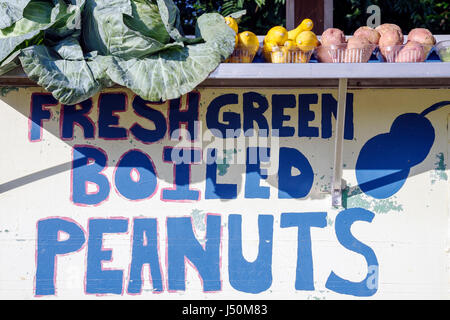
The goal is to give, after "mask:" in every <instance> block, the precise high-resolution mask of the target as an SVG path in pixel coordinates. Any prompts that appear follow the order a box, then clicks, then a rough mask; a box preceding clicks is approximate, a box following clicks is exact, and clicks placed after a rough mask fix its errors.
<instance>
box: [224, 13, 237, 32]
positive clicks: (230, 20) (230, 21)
mask: <svg viewBox="0 0 450 320" xmlns="http://www.w3.org/2000/svg"><path fill="white" fill-rule="evenodd" d="M225 23H226V24H227V25H228V26H229V27H230V28H231V29H233V30H234V32H236V34H238V31H239V27H238V23H237V21H236V19H234V18H232V17H225Z"/></svg>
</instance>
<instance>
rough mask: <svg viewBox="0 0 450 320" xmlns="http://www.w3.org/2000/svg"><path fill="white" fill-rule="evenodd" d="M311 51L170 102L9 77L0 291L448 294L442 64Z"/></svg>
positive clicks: (1, 110) (219, 78) (11, 294)
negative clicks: (77, 96) (318, 55)
mask: <svg viewBox="0 0 450 320" xmlns="http://www.w3.org/2000/svg"><path fill="white" fill-rule="evenodd" d="M437 38H438V40H442V39H446V38H449V37H448V36H437ZM316 62H317V61H314V60H311V61H310V63H295V64H289V63H286V64H284V63H283V64H275V63H257V62H254V63H243V64H238V63H222V64H221V65H220V66H219V67H218V68H217V69H216V70H215V71H214V72H213V73H212V74H211V75H210V76H209V77H208V78H207V79H206V80H205V81H204V82H203V83H202V84H201V85H200V86H198V88H197V89H196V90H194V91H193V92H191V93H189V94H187V95H185V96H183V97H181V98H180V99H174V100H170V101H167V102H161V103H153V102H149V101H144V100H143V99H141V98H140V97H139V96H137V95H136V94H134V93H133V92H131V91H130V90H128V89H126V88H122V87H112V88H108V89H106V90H104V91H103V92H101V93H100V94H97V95H96V96H94V97H93V98H91V99H89V100H86V101H85V102H83V103H80V104H78V105H75V106H68V105H62V104H60V103H58V101H56V100H55V99H54V98H53V97H52V96H51V95H50V94H49V93H47V92H45V90H44V89H42V88H40V87H38V86H37V85H36V84H34V83H33V82H31V81H30V80H28V78H27V77H26V75H25V74H24V73H23V72H22V71H21V70H20V69H16V70H13V71H11V72H10V73H9V74H7V75H5V76H2V77H0V85H1V87H0V93H1V97H0V114H1V116H0V128H1V138H0V146H1V148H2V153H1V156H0V168H1V174H0V208H1V218H0V257H1V259H2V263H1V267H0V284H1V285H0V297H2V298H19V299H22V298H25V299H29V298H50V299H57V298H61V299H66V298H68V299H71V298H77V299H78V298H82V299H93V298H108V299H185V298H188V299H219V300H220V299H259V300H264V299H288V300H300V299H354V298H363V299H366V298H367V299H370V298H375V299H397V298H399V299H416V298H419V299H422V298H425V299H436V298H437V299H448V298H449V292H450V291H449V290H450V280H449V279H450V277H449V262H450V255H449V227H450V224H449V221H450V220H449V212H450V211H449V197H450V185H449V169H448V168H449V158H450V131H449V126H450V63H445V62H441V61H439V60H438V59H436V58H434V59H433V58H430V59H428V60H427V61H426V62H423V63H380V62H378V61H376V60H370V61H369V62H368V63H316ZM255 308H256V307H255ZM255 310H256V309H255Z"/></svg>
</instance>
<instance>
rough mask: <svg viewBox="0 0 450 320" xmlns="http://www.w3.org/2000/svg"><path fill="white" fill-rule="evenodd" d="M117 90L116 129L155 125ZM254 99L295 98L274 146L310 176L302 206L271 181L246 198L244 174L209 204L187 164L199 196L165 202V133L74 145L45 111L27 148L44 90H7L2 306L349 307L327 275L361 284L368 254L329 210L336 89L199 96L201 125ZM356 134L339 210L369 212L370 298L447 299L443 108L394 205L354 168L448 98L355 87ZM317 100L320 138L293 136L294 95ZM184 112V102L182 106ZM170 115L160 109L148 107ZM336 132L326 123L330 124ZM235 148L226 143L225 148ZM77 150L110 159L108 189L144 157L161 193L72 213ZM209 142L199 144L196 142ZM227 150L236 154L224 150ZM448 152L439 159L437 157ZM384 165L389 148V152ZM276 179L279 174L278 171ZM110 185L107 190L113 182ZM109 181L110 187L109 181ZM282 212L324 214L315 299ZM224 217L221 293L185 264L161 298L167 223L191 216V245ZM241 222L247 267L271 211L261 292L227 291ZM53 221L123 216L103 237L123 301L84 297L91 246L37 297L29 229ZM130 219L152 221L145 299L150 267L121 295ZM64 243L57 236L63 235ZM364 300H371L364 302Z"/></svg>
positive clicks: (228, 174) (239, 169)
mask: <svg viewBox="0 0 450 320" xmlns="http://www.w3.org/2000/svg"><path fill="white" fill-rule="evenodd" d="M117 91H118V92H124V93H126V94H127V97H128V100H129V104H128V106H129V107H128V109H127V110H126V111H125V112H120V113H117V114H118V115H119V116H120V123H119V124H120V126H121V127H124V128H130V126H131V125H132V124H134V123H135V122H138V123H139V124H141V125H142V126H145V127H148V128H151V122H149V121H148V120H146V119H142V118H137V116H136V114H135V113H134V112H133V109H132V108H131V102H132V99H133V98H134V94H132V93H131V92H130V91H128V90H125V89H114V90H106V92H117ZM249 91H255V92H258V93H260V94H263V95H264V96H265V97H266V98H267V99H268V101H269V110H268V111H267V112H265V113H264V115H265V116H266V118H267V119H268V121H269V124H270V119H271V114H272V112H271V111H272V109H271V98H272V95H274V94H294V95H295V97H296V99H297V105H296V107H294V108H292V109H289V108H287V109H285V114H286V115H289V116H291V119H290V120H286V122H285V123H284V125H286V126H292V127H294V128H296V129H295V136H294V137H290V138H282V139H280V146H282V147H290V148H295V149H297V150H299V151H301V152H302V153H303V154H304V155H305V157H306V158H307V159H308V161H309V162H310V164H311V166H312V168H313V171H314V183H313V186H312V189H311V191H310V193H309V194H308V196H307V197H306V198H302V199H278V196H277V195H278V189H277V185H278V181H277V175H276V174H274V175H271V176H270V177H269V178H268V179H267V181H261V185H264V186H269V187H270V199H267V200H265V199H246V198H245V196H244V191H243V190H244V186H245V181H246V178H245V168H244V167H245V166H243V165H230V166H229V167H226V166H225V167H223V168H222V169H223V170H224V172H225V174H224V175H223V176H218V182H220V183H237V184H238V196H237V199H234V200H205V199H204V195H205V193H204V191H205V171H206V165H205V164H200V165H195V166H192V171H191V173H192V174H191V180H192V181H191V188H192V189H197V190H200V191H201V199H200V201H196V202H182V203H176V202H167V201H161V190H162V189H163V188H171V187H172V182H173V166H172V165H171V164H168V163H164V162H163V161H162V156H161V155H162V150H163V147H164V146H168V145H174V144H176V142H174V141H169V140H168V139H167V137H166V138H165V139H164V140H162V141H161V142H158V143H155V144H143V143H140V142H139V141H138V140H137V139H135V138H134V137H133V136H132V135H130V136H129V137H128V139H126V140H116V141H108V140H102V139H99V138H97V137H98V128H97V130H96V138H95V139H92V140H86V139H84V138H83V132H82V130H81V129H80V128H79V127H78V126H75V129H74V130H75V136H76V137H75V138H74V139H73V140H67V141H65V140H62V139H61V137H60V114H59V110H60V107H61V106H60V105H58V106H55V107H51V108H50V109H51V110H52V114H53V117H52V119H51V120H50V121H48V122H44V124H43V127H44V128H43V136H42V140H41V141H39V142H30V140H29V137H28V134H29V117H30V99H31V94H33V93H39V92H42V89H40V88H27V89H22V88H20V89H17V90H12V91H10V92H9V93H7V94H6V95H5V96H3V97H1V101H0V115H1V116H0V128H1V131H0V133H1V134H0V146H1V148H2V152H1V153H0V170H1V174H0V208H1V210H0V212H1V215H0V258H1V261H2V263H1V264H0V297H1V298H3V299H11V298H18V299H31V298H39V299H58V298H60V299H66V298H69V299H70V298H77V299H84V298H86V299H94V298H98V299H101V298H107V299H129V298H132V299H141V298H142V299H229V298H233V299H353V298H355V297H354V296H352V295H342V294H338V293H335V292H333V291H332V290H329V289H327V288H326V287H325V283H326V280H327V278H328V277H329V275H330V273H331V272H332V271H333V272H335V273H336V274H337V275H339V276H340V277H342V278H345V279H348V280H351V281H361V280H362V279H364V276H365V275H366V273H367V265H366V263H365V260H364V258H363V257H362V256H361V255H359V254H357V253H355V252H352V251H349V250H347V249H346V248H344V247H343V246H342V245H341V244H340V243H339V242H338V240H337V238H336V234H335V230H334V223H335V218H336V216H337V215H338V214H339V212H340V211H342V208H339V209H338V208H332V207H331V206H330V204H331V194H330V190H331V180H332V172H333V168H332V167H333V159H334V135H333V136H332V137H331V138H326V139H323V138H321V129H322V124H321V118H322V112H321V102H322V98H323V96H322V94H333V96H334V98H335V99H337V90H326V89H317V90H314V89H264V88H254V89H220V88H216V89H201V88H200V89H199V92H200V94H201V101H200V120H201V123H202V126H203V129H205V116H206V111H207V108H208V106H209V105H210V103H211V101H212V100H213V99H215V98H217V97H218V96H220V95H223V94H228V93H236V94H238V96H239V103H238V104H236V105H230V106H227V107H225V109H226V111H234V112H236V113H238V114H240V115H241V117H242V95H243V94H244V93H245V92H249ZM350 92H351V93H353V95H354V108H353V112H354V121H353V123H354V135H355V136H354V138H353V139H352V140H346V141H345V143H344V158H343V163H344V170H343V179H344V180H345V181H346V183H347V185H348V186H349V190H348V191H347V193H346V194H345V198H344V199H343V200H344V205H346V206H347V207H348V208H352V207H356V208H364V209H367V210H370V211H371V212H373V213H374V214H375V217H374V219H373V221H372V222H371V223H368V222H357V223H355V224H354V225H353V227H352V229H351V232H352V234H353V235H354V236H355V238H357V239H358V240H359V241H361V242H363V243H364V244H366V245H367V246H369V247H370V248H372V250H373V251H374V253H375V254H376V257H377V259H378V263H379V283H378V291H377V292H376V294H375V295H374V296H372V298H377V299H395V298H404V299H416V298H419V299H431V298H437V299H448V298H449V293H450V291H449V289H450V281H449V261H450V255H449V249H448V248H449V247H448V243H449V221H450V220H449V199H450V194H449V192H450V191H449V189H450V187H449V179H448V176H449V173H450V172H449V169H448V168H449V161H448V159H449V158H450V147H449V146H450V133H449V131H448V119H450V118H449V112H450V111H449V110H450V108H449V107H446V108H442V109H440V110H438V111H436V112H433V113H430V114H429V116H428V117H427V118H428V119H429V120H430V122H431V123H432V125H433V128H434V130H435V140H434V143H433V146H432V148H431V150H430V152H429V154H428V156H427V157H426V159H425V160H424V161H423V162H421V163H420V164H418V165H417V166H414V167H413V168H412V169H411V172H410V174H409V177H408V179H407V180H406V182H405V184H404V185H403V187H402V188H401V189H400V190H399V191H398V192H397V193H396V194H395V195H393V196H392V197H389V198H388V199H384V200H376V199H374V198H372V197H371V196H369V195H366V194H364V193H361V191H360V190H358V181H357V179H356V175H355V164H356V161H357V158H358V155H359V153H360V151H361V148H362V147H363V146H364V145H365V144H366V142H367V141H368V140H369V139H371V138H373V137H375V136H378V135H380V134H383V133H387V132H389V130H390V127H391V125H392V123H393V121H394V120H395V119H396V118H397V117H398V116H400V115H403V114H406V113H421V112H422V111H424V110H425V109H426V108H428V107H429V106H431V105H432V104H434V103H436V102H439V101H444V100H449V97H450V96H449V90H448V89H441V90H425V89H424V90H417V89H416V90H409V89H395V90H394V89H392V90H386V89H383V90H381V89H380V90H370V89H365V90H354V91H350ZM299 94H317V95H318V101H317V104H311V106H310V109H311V111H313V112H314V113H315V118H314V119H313V120H311V121H310V122H309V126H311V127H317V128H319V137H302V138H299V137H298V135H297V134H298V123H299V119H298V110H299V109H298V96H299ZM97 100H98V96H96V97H94V98H93V101H94V108H93V110H92V111H91V113H89V116H90V117H91V118H92V119H93V121H94V123H95V122H96V119H97V117H98V110H97V104H96V101H97ZM182 101H183V106H185V99H184V98H183V100H182ZM154 107H155V108H157V109H158V110H160V111H161V112H162V113H163V114H164V115H166V116H167V104H163V105H161V106H154ZM333 126H334V122H333ZM229 142H233V139H231V141H229ZM74 145H89V146H95V147H100V148H102V149H103V150H105V152H106V153H107V155H108V161H109V167H108V168H107V169H106V170H105V171H104V174H105V175H106V176H107V177H108V179H109V180H110V181H111V180H112V177H113V174H114V169H115V164H116V163H117V161H118V160H119V159H120V157H121V156H122V155H123V154H124V153H125V152H127V151H129V150H130V149H135V148H137V149H140V150H142V151H144V152H146V153H148V154H149V155H150V156H151V157H152V160H153V162H154V164H155V167H156V169H157V171H158V177H159V180H158V189H157V191H156V194H155V196H154V197H152V198H150V199H147V200H143V201H138V202H134V201H129V200H126V199H125V198H124V197H123V196H121V195H120V194H119V193H118V192H117V190H115V189H114V187H112V190H111V193H110V195H109V198H108V200H107V201H105V202H103V203H101V204H100V205H98V206H84V207H83V206H78V205H75V204H74V203H73V202H72V201H71V171H70V169H71V162H72V152H73V147H74ZM203 146H205V145H203ZM230 149H232V147H230ZM445 155H447V156H445ZM386 157H389V152H388V151H386ZM275 173H276V171H275ZM111 183H112V182H111ZM112 185H113V184H112ZM285 212H327V223H328V224H327V226H326V227H325V228H312V229H311V243H312V257H313V265H314V269H313V270H314V286H315V290H314V291H303V290H295V287H294V284H295V278H296V263H297V229H296V228H281V227H280V220H281V214H282V213H285ZM207 213H214V214H219V215H221V218H222V219H221V224H222V242H221V264H220V270H221V272H220V274H221V282H222V289H221V291H219V292H214V293H205V292H203V291H202V282H201V280H200V278H199V276H198V273H197V272H196V269H195V268H193V267H192V265H190V264H187V265H186V277H187V281H186V291H177V292H168V287H167V277H168V274H167V256H166V254H167V251H166V249H167V243H166V240H167V234H166V218H167V217H182V216H190V217H192V221H193V225H194V227H195V233H196V235H197V237H198V239H203V238H204V236H205V224H204V218H205V214H207ZM231 214H241V215H242V223H243V226H244V230H243V253H244V256H245V258H246V259H247V260H249V261H252V260H253V259H255V258H256V257H257V248H258V225H257V217H258V215H259V214H263V215H273V217H274V227H273V231H274V234H273V239H274V240H273V262H272V274H273V279H272V284H271V286H270V288H268V289H267V290H265V291H264V292H261V293H259V294H256V295H255V294H250V293H244V292H240V291H239V290H236V289H235V288H233V287H232V286H231V285H230V282H229V273H228V218H229V215H231ZM49 217H66V218H69V219H71V220H73V221H75V222H76V223H77V224H79V225H80V226H81V227H82V228H83V229H84V230H87V227H88V222H89V220H90V219H93V218H118V217H123V218H126V219H128V220H129V228H128V232H125V233H120V234H107V235H105V236H104V241H103V247H104V248H108V249H112V250H113V260H112V261H111V262H106V261H105V262H104V263H103V267H104V268H106V269H117V270H123V271H124V276H125V279H124V292H123V294H122V295H100V296H96V295H87V294H86V293H85V281H86V275H85V272H86V254H87V245H84V246H83V248H81V249H80V250H79V251H78V252H75V253H71V254H67V255H64V256H59V257H58V258H57V264H56V278H55V286H56V295H54V296H53V295H51V296H47V297H36V296H35V291H34V286H35V283H34V282H35V276H36V258H37V257H36V246H37V223H38V221H40V220H42V219H48V218H49ZM137 217H148V218H157V219H158V232H159V239H158V244H159V253H160V265H161V269H162V272H163V280H164V291H163V292H162V293H160V294H155V293H153V292H152V285H151V283H150V281H149V275H148V274H149V269H148V266H146V267H144V269H143V278H144V287H143V290H142V293H141V294H139V295H131V294H128V293H127V291H126V287H127V277H128V270H129V267H130V259H131V243H132V242H131V237H132V221H133V219H134V218H137ZM61 240H62V239H61ZM369 298H370V297H369Z"/></svg>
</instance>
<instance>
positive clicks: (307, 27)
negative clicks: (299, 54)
mask: <svg viewBox="0 0 450 320" xmlns="http://www.w3.org/2000/svg"><path fill="white" fill-rule="evenodd" d="M313 27H314V22H313V21H312V20H311V19H304V20H303V21H302V22H301V23H300V24H299V25H298V26H297V28H295V29H293V30H291V31H289V32H288V39H290V40H294V41H295V39H297V36H298V35H299V34H300V33H301V32H303V31H311V30H312V29H313Z"/></svg>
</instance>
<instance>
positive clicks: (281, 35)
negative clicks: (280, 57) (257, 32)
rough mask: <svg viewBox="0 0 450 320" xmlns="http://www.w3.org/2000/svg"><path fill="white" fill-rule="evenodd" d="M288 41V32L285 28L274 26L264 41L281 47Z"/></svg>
mask: <svg viewBox="0 0 450 320" xmlns="http://www.w3.org/2000/svg"><path fill="white" fill-rule="evenodd" d="M287 39H288V31H287V30H286V28H285V27H282V26H276V27H273V28H272V29H270V30H269V32H267V34H266V37H265V40H266V42H275V43H276V44H277V45H279V46H282V45H284V43H285V42H286V40H287Z"/></svg>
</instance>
